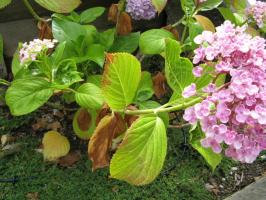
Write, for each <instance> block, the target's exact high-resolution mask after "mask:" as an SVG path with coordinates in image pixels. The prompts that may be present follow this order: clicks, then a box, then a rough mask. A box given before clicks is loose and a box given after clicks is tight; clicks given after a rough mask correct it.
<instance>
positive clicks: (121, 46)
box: [110, 32, 140, 53]
mask: <svg viewBox="0 0 266 200" xmlns="http://www.w3.org/2000/svg"><path fill="white" fill-rule="evenodd" d="M139 40H140V32H136V33H130V34H128V35H125V36H116V37H115V39H114V43H113V45H112V46H111V48H110V52H127V53H133V52H134V51H136V49H137V48H138V46H139Z"/></svg>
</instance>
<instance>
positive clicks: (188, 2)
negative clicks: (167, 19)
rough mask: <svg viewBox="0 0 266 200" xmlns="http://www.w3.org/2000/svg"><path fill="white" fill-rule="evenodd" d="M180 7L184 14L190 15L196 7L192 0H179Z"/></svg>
mask: <svg viewBox="0 0 266 200" xmlns="http://www.w3.org/2000/svg"><path fill="white" fill-rule="evenodd" d="M181 7H182V9H183V11H184V12H185V14H186V15H192V13H193V11H194V10H195V8H196V6H195V3H194V0H181Z"/></svg>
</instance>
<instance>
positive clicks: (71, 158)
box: [59, 151, 81, 167]
mask: <svg viewBox="0 0 266 200" xmlns="http://www.w3.org/2000/svg"><path fill="white" fill-rule="evenodd" d="M80 158H81V154H80V152H79V151H72V152H70V153H69V154H67V155H66V156H64V157H62V158H60V159H59V165H60V166H62V167H71V166H73V165H74V164H76V163H77V162H78V161H79V160H80Z"/></svg>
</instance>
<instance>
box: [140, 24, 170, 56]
mask: <svg viewBox="0 0 266 200" xmlns="http://www.w3.org/2000/svg"><path fill="white" fill-rule="evenodd" d="M166 38H172V39H174V35H173V34H172V33H171V32H169V31H167V30H164V29H151V30H148V31H146V32H144V33H142V34H141V35H140V40H139V47H140V50H141V52H142V53H143V54H160V53H162V52H163V51H164V49H165V39H166Z"/></svg>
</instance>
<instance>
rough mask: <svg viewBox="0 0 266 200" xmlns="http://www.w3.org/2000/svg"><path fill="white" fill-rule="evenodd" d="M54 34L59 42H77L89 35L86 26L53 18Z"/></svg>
mask: <svg viewBox="0 0 266 200" xmlns="http://www.w3.org/2000/svg"><path fill="white" fill-rule="evenodd" d="M52 32H53V36H54V38H55V39H56V40H58V41H59V42H63V41H77V40H78V38H80V37H81V36H85V35H86V34H87V31H86V29H85V27H84V26H82V25H80V24H78V23H75V22H71V21H66V20H61V19H58V18H53V21H52Z"/></svg>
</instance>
